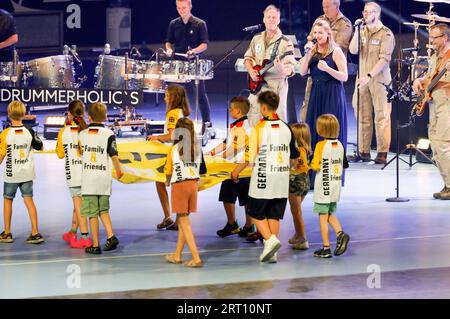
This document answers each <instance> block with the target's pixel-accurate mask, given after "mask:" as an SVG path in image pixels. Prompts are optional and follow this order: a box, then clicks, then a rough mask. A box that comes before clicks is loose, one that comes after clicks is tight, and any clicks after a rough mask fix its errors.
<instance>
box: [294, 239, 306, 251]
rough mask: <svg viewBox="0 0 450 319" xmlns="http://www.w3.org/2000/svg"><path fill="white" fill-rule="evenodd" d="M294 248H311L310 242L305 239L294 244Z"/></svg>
mask: <svg viewBox="0 0 450 319" xmlns="http://www.w3.org/2000/svg"><path fill="white" fill-rule="evenodd" d="M292 248H293V249H298V250H306V249H308V248H309V242H308V241H307V240H304V241H302V242H298V243H295V244H294V245H292Z"/></svg>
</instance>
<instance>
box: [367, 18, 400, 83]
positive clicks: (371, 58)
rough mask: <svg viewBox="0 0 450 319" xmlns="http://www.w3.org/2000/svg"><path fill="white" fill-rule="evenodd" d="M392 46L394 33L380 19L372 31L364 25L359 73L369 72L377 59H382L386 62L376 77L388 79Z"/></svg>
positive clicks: (393, 45) (389, 76)
mask: <svg viewBox="0 0 450 319" xmlns="http://www.w3.org/2000/svg"><path fill="white" fill-rule="evenodd" d="M394 47H395V37H394V34H393V33H392V31H391V30H390V29H389V28H388V27H385V26H384V25H383V23H381V21H380V22H379V24H378V25H377V27H376V29H375V30H374V31H373V32H371V31H369V28H368V27H367V25H366V26H364V28H363V29H362V30H361V62H362V63H361V64H362V65H361V69H362V70H361V74H364V75H365V74H367V73H369V72H370V70H372V68H373V67H374V66H375V64H377V62H378V61H379V60H381V59H384V60H386V62H388V63H387V65H386V66H385V67H384V69H383V70H382V71H381V72H380V73H379V74H378V75H377V76H376V77H379V78H380V80H381V81H383V80H388V79H390V78H391V74H390V71H389V70H390V69H389V63H390V62H391V58H392V52H393V51H394Z"/></svg>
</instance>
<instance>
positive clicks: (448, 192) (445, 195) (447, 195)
mask: <svg viewBox="0 0 450 319" xmlns="http://www.w3.org/2000/svg"><path fill="white" fill-rule="evenodd" d="M440 199H441V200H450V188H448V187H446V188H445V190H444V191H443V192H442V193H441V198H440Z"/></svg>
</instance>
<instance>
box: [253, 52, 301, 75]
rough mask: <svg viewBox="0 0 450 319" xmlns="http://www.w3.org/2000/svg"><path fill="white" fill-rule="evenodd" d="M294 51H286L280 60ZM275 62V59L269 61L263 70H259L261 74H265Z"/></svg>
mask: <svg viewBox="0 0 450 319" xmlns="http://www.w3.org/2000/svg"><path fill="white" fill-rule="evenodd" d="M293 54H294V53H293V52H291V51H288V52H285V53H283V54H282V55H281V56H280V60H282V59H284V58H285V57H287V56H288V55H293ZM274 64H275V60H273V61H270V62H269V63H267V64H266V65H265V66H264V67H263V68H262V69H261V71H259V74H260V75H263V74H264V73H266V72H267V71H268V70H269V69H270V68H271V67H273V65H274Z"/></svg>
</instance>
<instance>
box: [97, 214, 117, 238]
mask: <svg viewBox="0 0 450 319" xmlns="http://www.w3.org/2000/svg"><path fill="white" fill-rule="evenodd" d="M100 219H101V220H102V224H103V227H105V230H106V238H111V237H112V236H113V235H114V232H113V229H112V224H111V217H110V216H109V213H108V212H106V213H105V212H102V213H100ZM97 226H98V225H97ZM97 237H98V234H97Z"/></svg>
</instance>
